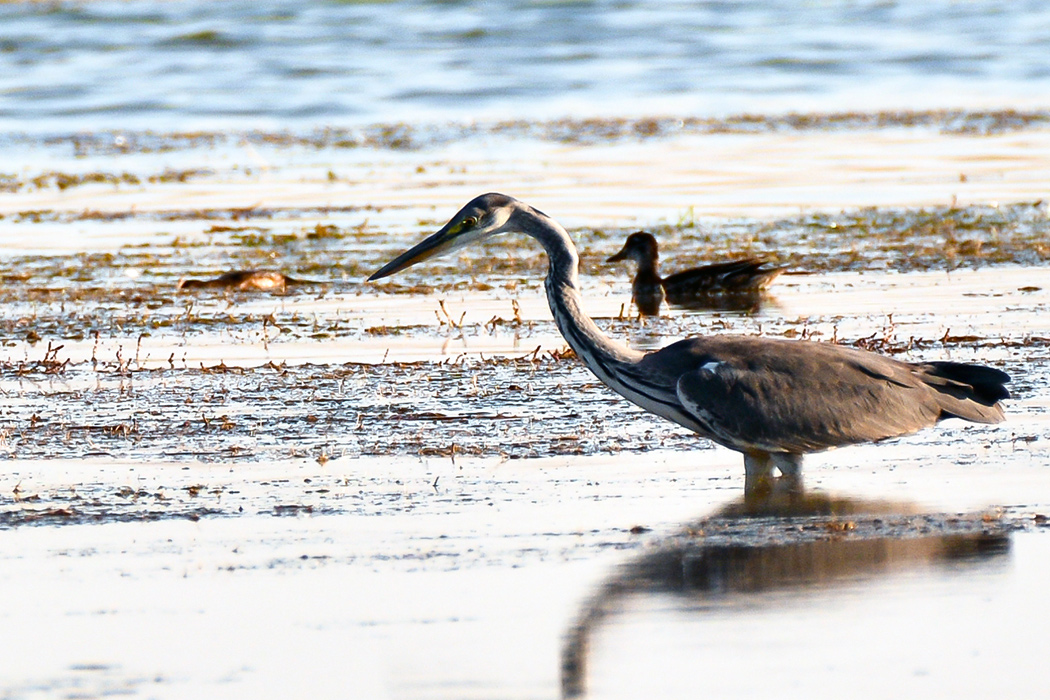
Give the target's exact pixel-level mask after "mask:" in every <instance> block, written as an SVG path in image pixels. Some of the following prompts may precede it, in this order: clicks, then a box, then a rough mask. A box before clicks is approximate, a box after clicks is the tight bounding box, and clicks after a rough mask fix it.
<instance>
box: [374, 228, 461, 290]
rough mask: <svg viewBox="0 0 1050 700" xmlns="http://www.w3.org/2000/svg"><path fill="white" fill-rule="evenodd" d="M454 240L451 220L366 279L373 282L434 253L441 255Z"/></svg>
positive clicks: (449, 248)
mask: <svg viewBox="0 0 1050 700" xmlns="http://www.w3.org/2000/svg"><path fill="white" fill-rule="evenodd" d="M454 241H455V235H454V234H453V233H452V225H451V222H449V223H448V224H445V226H443V227H442V229H441V230H440V231H438V232H437V233H435V234H434V235H432V236H429V237H427V238H426V239H424V240H423V241H421V242H419V243H418V244H416V245H415V246H414V247H412V248H411V249H410V250H406V251H405V252H404V253H402V254H401V255H399V256H397V257H396V258H394V259H393V260H391V261H390V262H388V263H387V264H386V265H384V266H383V267H381V268H380V269H379V270H378V271H376V272H375V273H373V274H372V276H371V277H369V278H368V281H369V282H374V281H376V280H378V279H382V278H383V277H389V276H390V275H392V274H394V273H395V272H400V271H401V270H404V269H405V268H406V267H411V266H413V265H415V264H416V263H418V262H423V261H424V260H426V259H428V258H432V257H434V256H435V255H441V254H442V253H445V252H447V251H449V250H451V249H452V248H453V247H454V246H453V242H454Z"/></svg>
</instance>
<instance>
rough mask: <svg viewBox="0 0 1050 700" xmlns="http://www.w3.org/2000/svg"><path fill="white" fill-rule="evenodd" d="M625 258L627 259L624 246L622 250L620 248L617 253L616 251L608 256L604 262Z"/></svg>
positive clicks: (618, 260)
mask: <svg viewBox="0 0 1050 700" xmlns="http://www.w3.org/2000/svg"><path fill="white" fill-rule="evenodd" d="M626 259H627V248H626V247H625V248H623V250H621V251H620V252H619V253H617V254H616V255H614V256H612V257H611V258H609V259H608V260H606V261H605V262H620V261H621V260H626Z"/></svg>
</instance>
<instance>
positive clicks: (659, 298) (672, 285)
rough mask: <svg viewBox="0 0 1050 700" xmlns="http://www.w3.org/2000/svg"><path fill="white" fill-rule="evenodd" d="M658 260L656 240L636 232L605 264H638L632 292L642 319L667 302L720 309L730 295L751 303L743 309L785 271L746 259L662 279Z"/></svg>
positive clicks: (763, 261)
mask: <svg viewBox="0 0 1050 700" xmlns="http://www.w3.org/2000/svg"><path fill="white" fill-rule="evenodd" d="M659 258H660V249H659V246H658V245H657V243H656V237H655V236H653V234H651V233H649V232H648V231H636V232H634V233H632V234H631V235H630V236H628V237H627V241H626V242H625V243H624V244H623V248H621V249H620V252H618V253H616V254H615V255H613V256H612V257H611V258H609V259H608V260H607V261H606V262H610V263H614V262H621V261H623V260H633V261H634V262H635V263H636V264H637V265H638V272H637V273H636V274H635V276H634V280H633V281H632V282H631V290H632V292H633V301H634V303H635V306H637V307H638V312H639V313H640V314H641V315H643V316H656V315H657V314H659V313H660V307H661V305H663V303H664V301H666V302H667V303H668V304H675V305H679V306H691V307H701V308H708V307H718V308H721V307H724V306H725V304H724V303H720V302H724V301H725V299H720V297H730V296H731V297H740V299H741V301H744V302H748V303H745V304H741V305H742V306H751V305H753V302H756V301H757V299H758V296H759V295H760V294H761V292H763V291H764V290H766V289H768V288H769V286H770V285H771V284H773V281H774V280H775V279H776V278H777V277H779V276H780V274H781V273H782V272H784V268H783V267H778V266H771V265H770V264H769V263H768V261H766V260H762V259H760V258H743V259H741V260H731V261H729V262H722V263H715V264H713V265H704V266H702V267H696V268H693V269H691V270H684V271H682V272H676V273H675V274H673V275H669V276H667V277H660V270H659V263H658V262H657V261H658V260H659ZM731 301H735V299H731ZM731 306H736V305H735V304H734V305H731Z"/></svg>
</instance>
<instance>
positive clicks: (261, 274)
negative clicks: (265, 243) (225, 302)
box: [176, 270, 322, 294]
mask: <svg viewBox="0 0 1050 700" xmlns="http://www.w3.org/2000/svg"><path fill="white" fill-rule="evenodd" d="M297 284H322V283H321V282H315V281H313V280H301V279H296V278H294V277H289V276H288V275H286V274H284V273H283V272H277V271H276V270H231V271H230V272H227V273H224V274H222V275H219V276H218V277H216V278H214V279H207V280H199V279H181V280H179V283H178V285H177V286H176V289H178V290H179V291H180V292H181V291H184V290H187V289H230V290H234V291H238V292H275V293H277V294H284V293H285V292H286V291H287V290H288V287H290V286H292V285H297Z"/></svg>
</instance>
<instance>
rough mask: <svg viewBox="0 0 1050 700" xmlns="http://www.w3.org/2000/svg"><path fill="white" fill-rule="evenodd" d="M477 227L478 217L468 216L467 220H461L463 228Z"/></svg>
mask: <svg viewBox="0 0 1050 700" xmlns="http://www.w3.org/2000/svg"><path fill="white" fill-rule="evenodd" d="M477 225H478V217H476V216H468V217H467V218H465V219H463V228H474V227H475V226H477Z"/></svg>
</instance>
